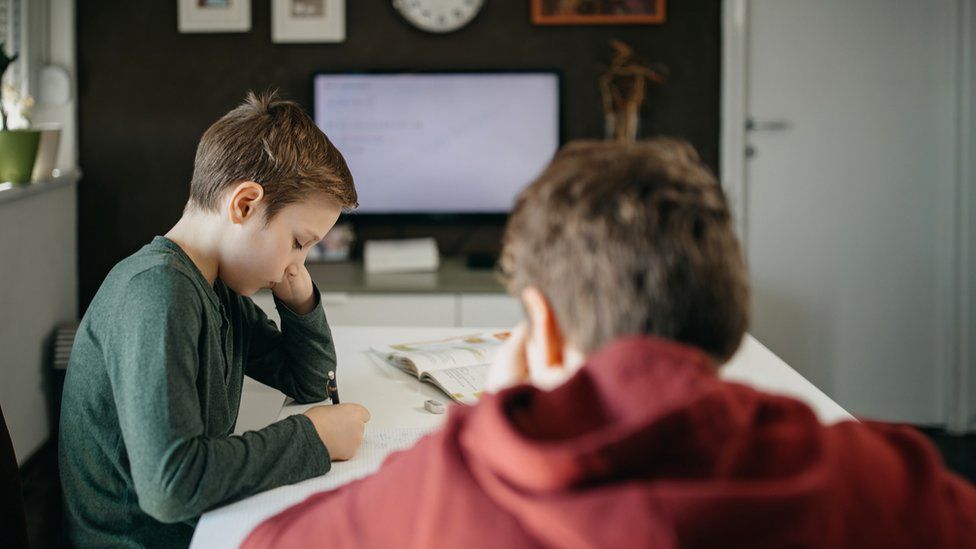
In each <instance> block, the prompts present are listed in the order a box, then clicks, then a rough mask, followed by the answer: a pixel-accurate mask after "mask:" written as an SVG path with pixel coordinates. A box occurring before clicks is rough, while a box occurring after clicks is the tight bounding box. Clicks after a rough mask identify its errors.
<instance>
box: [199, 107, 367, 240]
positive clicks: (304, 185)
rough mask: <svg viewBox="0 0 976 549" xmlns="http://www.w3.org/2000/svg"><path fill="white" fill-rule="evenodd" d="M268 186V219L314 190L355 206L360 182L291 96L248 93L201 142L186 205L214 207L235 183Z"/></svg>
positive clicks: (265, 188)
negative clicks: (283, 98)
mask: <svg viewBox="0 0 976 549" xmlns="http://www.w3.org/2000/svg"><path fill="white" fill-rule="evenodd" d="M242 181H254V182H257V183H259V184H261V186H262V187H264V193H265V201H266V202H265V203H266V204H267V207H266V209H265V220H266V221H269V220H270V219H271V218H272V217H274V215H275V214H276V213H277V212H279V211H280V210H281V209H282V208H283V207H285V206H287V205H288V204H291V203H294V202H298V201H301V200H302V199H304V198H306V197H307V196H309V195H311V194H314V193H324V194H325V195H327V196H329V197H331V198H333V199H335V200H336V201H338V202H339V205H340V207H341V208H342V209H344V210H351V209H354V208H356V206H357V205H358V204H357V197H356V187H355V185H354V184H353V180H352V174H351V173H350V172H349V167H348V166H347V165H346V160H345V159H344V158H343V157H342V153H340V152H339V149H336V148H335V146H334V145H333V144H332V142H331V141H329V138H328V137H326V136H325V134H324V133H322V131H321V130H320V129H319V128H318V127H317V126H316V125H315V122H313V121H312V119H311V118H309V116H308V114H306V113H305V111H304V109H302V107H301V106H299V105H298V104H297V103H295V102H293V101H285V100H282V99H279V98H278V96H277V93H276V92H268V93H264V94H261V95H258V94H255V93H254V92H248V94H247V96H246V98H245V99H244V102H243V103H241V105H240V106H238V107H237V108H235V109H234V110H232V111H230V112H229V113H227V114H225V115H224V116H223V117H221V118H220V120H218V121H216V122H214V123H213V125H211V126H210V127H209V128H207V131H206V132H204V134H203V137H201V138H200V144H199V145H198V146H197V155H196V159H195V160H194V161H193V180H192V181H191V182H190V200H189V201H188V202H187V208H188V209H191V208H199V209H202V210H204V211H216V210H217V209H218V208H219V207H220V204H219V202H220V198H221V196H222V195H223V193H224V192H225V191H226V190H227V189H229V188H231V187H232V186H234V185H236V184H238V183H240V182H242Z"/></svg>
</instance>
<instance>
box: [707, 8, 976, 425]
mask: <svg viewBox="0 0 976 549" xmlns="http://www.w3.org/2000/svg"><path fill="white" fill-rule="evenodd" d="M947 1H949V2H951V5H952V7H951V9H952V10H953V11H954V12H955V18H954V20H955V21H957V22H958V23H957V26H956V28H955V29H954V32H955V34H956V36H955V37H954V38H953V41H954V42H955V43H956V44H958V47H957V48H956V50H955V51H954V52H953V54H952V55H953V59H952V61H951V62H952V66H953V70H952V74H951V78H952V80H953V81H954V86H953V87H954V94H953V95H954V97H953V101H954V108H955V110H956V116H955V117H954V120H955V128H953V131H954V133H955V136H956V139H955V141H956V148H955V151H954V157H955V177H954V178H953V179H954V181H952V184H951V187H952V190H951V192H950V193H949V195H947V196H946V197H945V198H944V199H943V200H942V203H941V204H940V205H939V209H940V211H941V212H942V215H941V216H940V218H941V219H942V220H943V224H944V226H943V227H940V231H941V234H943V235H945V242H943V243H942V244H943V245H942V246H940V250H939V257H940V260H939V267H938V271H939V275H938V278H939V285H940V286H941V290H940V292H939V293H940V303H939V309H940V311H941V313H940V315H939V318H938V319H936V322H937V323H938V330H939V333H941V334H942V335H943V340H942V346H943V349H942V351H941V352H940V353H939V354H938V356H936V357H933V359H934V364H933V366H935V374H936V375H938V376H939V377H940V378H941V381H940V383H939V384H938V385H939V387H940V388H941V394H940V395H938V396H937V399H938V401H939V402H940V403H941V408H942V415H943V420H944V423H945V427H946V428H947V429H949V430H950V431H953V432H964V431H976V342H974V341H970V340H971V339H976V280H974V275H976V249H974V248H976V170H974V163H976V159H974V154H973V153H972V151H974V150H976V113H974V109H973V107H972V99H973V97H974V96H973V94H974V93H976V67H974V64H976V55H974V54H973V50H974V48H976V40H974V38H976V0H947ZM748 10H749V0H724V2H723V3H722V99H721V109H722V119H721V129H720V138H719V146H720V156H721V165H720V174H721V176H720V177H721V181H722V185H723V187H724V189H725V192H726V194H727V196H728V198H729V203H730V205H731V207H732V210H733V212H734V215H735V218H736V230H737V231H738V233H739V238H740V240H741V242H742V249H743V253H746V254H747V257H748V249H749V241H748V231H747V229H748V226H749V225H748V224H749V211H748V196H749V195H748V193H749V186H748V182H747V179H746V177H747V176H746V158H745V150H746V146H747V142H746V131H745V125H746V117H747V116H748V113H747V112H746V105H747V104H748V96H749V95H748V94H749V89H748V77H747V75H748V71H749V66H748V58H749V55H748V54H749V50H748V47H749V29H748ZM967 152H969V154H967ZM920 367H925V365H920Z"/></svg>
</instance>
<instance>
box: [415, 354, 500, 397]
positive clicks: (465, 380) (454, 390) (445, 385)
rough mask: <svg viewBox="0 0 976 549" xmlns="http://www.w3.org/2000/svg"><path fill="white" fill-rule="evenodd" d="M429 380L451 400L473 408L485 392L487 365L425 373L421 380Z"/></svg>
mask: <svg viewBox="0 0 976 549" xmlns="http://www.w3.org/2000/svg"><path fill="white" fill-rule="evenodd" d="M427 378H430V380H431V383H433V384H434V385H436V386H437V388H439V389H440V390H442V391H444V392H445V393H447V395H448V396H450V397H451V398H452V399H454V400H456V401H458V402H460V403H461V404H467V405H469V406H473V405H474V404H476V403H477V402H478V398H480V397H481V393H482V391H484V390H485V380H487V379H488V365H487V364H479V365H475V366H460V367H457V368H448V369H443V370H435V371H432V372H426V373H425V374H424V377H423V378H421V379H427Z"/></svg>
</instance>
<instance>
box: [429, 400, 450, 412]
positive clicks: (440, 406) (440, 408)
mask: <svg viewBox="0 0 976 549" xmlns="http://www.w3.org/2000/svg"><path fill="white" fill-rule="evenodd" d="M424 409H426V410H427V411H428V412H430V413H432V414H443V413H444V410H445V408H444V403H443V402H438V401H436V400H428V401H426V402H424Z"/></svg>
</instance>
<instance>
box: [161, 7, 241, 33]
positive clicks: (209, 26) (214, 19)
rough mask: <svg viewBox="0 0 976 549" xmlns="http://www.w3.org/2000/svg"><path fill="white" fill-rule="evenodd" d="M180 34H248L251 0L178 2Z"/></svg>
mask: <svg viewBox="0 0 976 549" xmlns="http://www.w3.org/2000/svg"><path fill="white" fill-rule="evenodd" d="M176 1H177V9H178V11H179V31H180V32H247V31H249V30H251V0H176Z"/></svg>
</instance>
